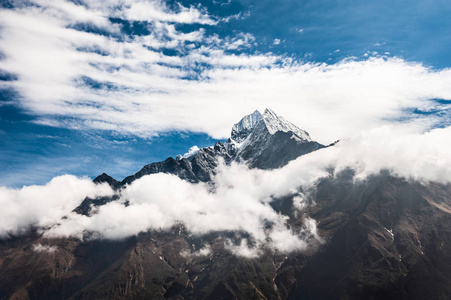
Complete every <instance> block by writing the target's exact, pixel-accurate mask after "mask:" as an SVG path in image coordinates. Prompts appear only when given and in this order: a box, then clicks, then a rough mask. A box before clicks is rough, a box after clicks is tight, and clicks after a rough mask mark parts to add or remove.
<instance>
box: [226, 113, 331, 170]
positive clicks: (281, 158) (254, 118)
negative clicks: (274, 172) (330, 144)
mask: <svg viewBox="0 0 451 300" xmlns="http://www.w3.org/2000/svg"><path fill="white" fill-rule="evenodd" d="M226 146H227V147H228V148H229V149H234V150H235V149H236V158H237V159H238V160H241V161H244V162H245V163H246V164H247V165H248V166H250V167H253V168H261V169H274V168H279V167H282V166H284V165H286V164H287V163H288V162H289V161H290V160H293V159H295V158H297V157H299V156H301V155H304V154H307V153H309V152H312V151H315V150H318V149H321V148H323V147H324V146H323V145H321V144H319V143H317V142H315V141H313V140H312V139H311V138H310V135H309V134H308V133H307V131H305V130H302V129H300V128H299V127H297V126H296V125H294V124H293V123H291V122H290V121H287V120H285V119H284V118H283V117H281V116H278V115H277V114H276V113H275V112H274V111H273V110H271V109H269V108H267V109H266V110H265V112H264V113H263V114H262V113H260V112H259V111H258V110H256V111H254V112H253V113H252V114H250V115H247V116H245V117H243V118H242V119H241V120H240V121H239V122H238V123H236V124H235V125H233V127H232V133H231V137H230V139H229V140H228V141H227V143H226Z"/></svg>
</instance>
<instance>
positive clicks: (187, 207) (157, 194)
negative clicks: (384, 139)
mask: <svg viewBox="0 0 451 300" xmlns="http://www.w3.org/2000/svg"><path fill="white" fill-rule="evenodd" d="M275 172H276V171H275ZM280 172H283V174H271V173H270V172H267V171H261V170H249V169H247V167H245V166H243V165H236V164H233V165H232V166H230V167H226V166H222V167H221V170H220V174H219V175H218V176H217V177H216V178H215V180H214V184H213V186H214V189H215V190H214V191H211V187H210V185H205V184H192V183H189V182H186V181H184V180H181V179H179V178H178V177H176V176H173V175H168V174H154V175H149V176H144V177H142V178H140V179H138V180H136V181H134V182H133V183H132V184H131V185H130V186H128V187H127V188H126V189H125V190H123V191H122V193H121V199H120V200H118V201H115V202H110V203H108V204H106V205H104V206H101V207H99V208H98V210H97V211H96V213H95V214H93V215H92V216H91V217H86V216H81V215H77V214H75V213H71V214H70V215H68V218H66V219H65V220H62V221H61V223H60V224H59V225H56V226H54V227H53V228H51V229H50V230H49V231H47V232H46V233H45V235H46V236H48V237H52V236H75V237H78V238H83V235H84V233H85V231H88V232H95V236H97V237H102V238H107V239H121V238H125V237H128V236H130V235H135V234H138V233H139V232H143V231H147V230H148V229H155V230H167V229H169V228H171V226H173V225H174V224H178V223H180V222H181V223H183V224H184V225H185V226H186V228H187V230H188V231H189V232H190V234H194V235H202V234H206V233H208V232H212V231H215V232H217V231H219V232H220V231H244V232H247V233H248V234H250V236H251V237H252V241H253V243H255V244H254V245H253V246H252V247H251V248H252V249H249V251H254V252H255V251H257V252H258V251H260V249H261V248H262V247H268V248H269V249H273V250H278V251H281V252H290V251H294V250H303V249H306V248H307V246H308V244H307V242H305V241H303V240H302V239H301V232H296V231H293V230H291V229H288V228H287V226H286V222H287V218H288V217H286V216H283V215H280V214H279V213H277V212H276V211H274V209H272V207H271V206H270V205H269V202H271V201H272V197H273V196H274V197H276V196H281V195H285V194H291V193H293V192H295V191H296V188H297V187H299V186H300V185H301V184H303V183H306V182H312V181H314V180H315V177H314V176H309V177H307V176H306V175H307V174H310V173H309V171H308V170H306V171H305V173H303V174H302V175H300V174H297V176H295V177H292V178H290V177H289V176H285V175H289V174H288V173H290V172H291V171H290V170H289V171H288V173H287V174H285V171H280ZM278 175H281V177H274V176H278ZM300 177H302V178H300ZM274 178H279V179H277V180H275V179H274ZM125 201H127V202H128V206H127V207H125V206H124V205H123V204H122V203H124V202H125ZM267 223H269V224H272V229H271V230H268V229H265V225H264V224H267ZM245 244H246V243H244V244H242V245H241V246H240V245H235V246H236V247H238V248H236V247H235V246H234V245H233V244H231V242H230V241H228V242H226V247H228V249H229V250H231V251H232V252H234V253H235V252H237V253H238V252H240V253H241V252H243V251H244V250H245V249H244V248H243V247H245ZM235 248H236V249H235ZM243 255H244V254H243ZM246 255H247V254H246Z"/></svg>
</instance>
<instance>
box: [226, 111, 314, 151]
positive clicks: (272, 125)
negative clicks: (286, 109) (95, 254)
mask: <svg viewBox="0 0 451 300" xmlns="http://www.w3.org/2000/svg"><path fill="white" fill-rule="evenodd" d="M263 130H266V131H268V132H269V133H270V134H275V133H276V132H278V131H281V132H291V133H292V134H293V136H294V137H295V138H296V139H298V140H299V141H304V142H311V141H312V139H311V138H310V136H309V134H308V133H307V131H305V130H302V129H300V128H299V127H297V126H296V125H294V124H293V123H291V122H290V121H287V120H285V119H284V118H283V117H281V116H278V115H277V114H276V113H275V112H274V111H273V110H271V109H269V108H267V109H265V112H264V113H263V114H261V113H260V112H259V111H258V110H256V111H254V112H253V113H252V114H250V115H247V116H244V117H243V118H242V119H241V121H239V122H238V123H236V124H235V125H233V127H232V134H231V139H232V140H234V141H235V142H237V143H242V142H244V141H245V140H246V138H248V137H249V135H251V134H252V133H253V132H261V131H263Z"/></svg>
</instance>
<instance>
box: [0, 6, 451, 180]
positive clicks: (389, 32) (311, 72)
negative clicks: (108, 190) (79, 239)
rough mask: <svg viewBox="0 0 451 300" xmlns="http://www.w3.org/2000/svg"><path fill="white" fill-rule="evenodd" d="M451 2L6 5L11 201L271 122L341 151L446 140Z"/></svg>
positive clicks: (1, 124)
mask: <svg viewBox="0 0 451 300" xmlns="http://www.w3.org/2000/svg"><path fill="white" fill-rule="evenodd" d="M450 14H451V3H450V2H449V1H277V2H276V1H235V0H230V1H223V0H217V1H216V0H214V1H199V2H196V1H168V2H164V1H141V0H121V1H120V0H108V1H87V0H86V1H83V0H79V1H72V2H71V1H59V2H57V3H54V2H53V1H45V0H30V1H9V2H8V1H7V2H3V7H2V8H1V11H0V80H1V81H0V138H1V143H0V186H9V187H21V186H22V185H29V184H43V183H45V182H48V181H49V180H50V179H51V178H53V177H54V176H57V175H62V174H74V175H77V176H89V177H91V178H93V177H95V176H96V175H98V174H101V173H103V172H106V173H108V174H110V175H112V176H113V177H115V178H117V179H119V180H120V179H122V178H124V177H125V176H127V175H129V174H132V173H135V172H136V171H138V170H139V169H140V168H141V167H142V166H143V165H144V164H147V163H151V162H154V161H159V160H163V159H165V158H166V157H168V156H173V157H174V156H175V155H177V154H183V153H185V152H187V151H188V149H189V148H190V147H191V146H192V145H197V146H199V147H204V146H208V145H212V144H213V143H214V142H215V141H217V140H224V139H225V138H227V136H228V133H229V131H230V129H231V126H232V125H233V123H234V122H237V121H239V119H240V118H241V117H242V116H243V115H244V114H247V113H251V112H252V111H253V110H255V109H264V108H265V107H271V108H273V109H274V110H275V111H276V112H277V113H279V114H281V115H283V116H285V117H286V118H287V119H289V120H291V121H293V122H294V123H295V124H297V125H299V126H300V127H302V128H304V129H306V130H307V131H309V132H310V134H311V136H312V137H313V138H314V139H317V140H319V141H320V142H322V143H329V142H332V141H334V140H336V139H342V138H347V137H349V136H351V135H352V134H356V133H360V131H362V132H364V131H365V130H371V129H373V128H378V127H380V126H386V125H393V124H403V125H406V126H409V127H410V128H414V129H415V130H417V131H419V132H424V131H427V130H429V129H431V128H434V127H447V126H448V125H449V112H448V108H449V103H450V102H449V101H450V100H451V80H450V79H451V75H450V73H451V72H450V70H449V68H450V67H451V55H449V51H450V49H451V19H450V18H449V15H450Z"/></svg>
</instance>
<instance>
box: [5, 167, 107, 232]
mask: <svg viewBox="0 0 451 300" xmlns="http://www.w3.org/2000/svg"><path fill="white" fill-rule="evenodd" d="M112 194H113V191H112V189H111V188H110V187H109V186H108V185H107V184H102V185H96V184H94V183H93V182H92V181H91V180H89V179H79V178H77V177H75V176H71V175H64V176H59V177H55V178H53V179H52V181H50V182H49V183H48V184H46V185H44V186H37V185H32V186H25V187H23V188H22V189H10V188H6V187H0V207H2V209H1V210H0V237H1V238H5V237H9V236H10V235H18V234H21V233H24V232H26V231H27V230H29V229H30V227H31V226H38V227H48V226H52V225H54V224H55V223H57V222H60V221H61V218H62V217H63V216H65V215H66V214H68V213H70V212H71V211H72V210H73V209H74V208H75V207H77V206H78V205H79V204H80V203H81V202H82V201H83V200H84V198H85V197H97V196H108V195H112Z"/></svg>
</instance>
